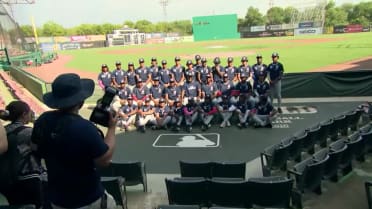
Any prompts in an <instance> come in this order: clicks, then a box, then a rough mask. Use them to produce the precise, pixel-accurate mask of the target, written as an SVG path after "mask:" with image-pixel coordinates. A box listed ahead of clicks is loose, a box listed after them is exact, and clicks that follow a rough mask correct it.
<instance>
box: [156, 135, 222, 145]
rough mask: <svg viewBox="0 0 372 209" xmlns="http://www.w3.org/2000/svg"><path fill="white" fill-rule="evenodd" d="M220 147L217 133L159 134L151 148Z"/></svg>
mask: <svg viewBox="0 0 372 209" xmlns="http://www.w3.org/2000/svg"><path fill="white" fill-rule="evenodd" d="M219 145H220V134H218V133H203V134H198V133H185V134H160V135H159V136H158V137H157V138H156V140H155V141H154V143H153V145H152V146H153V147H171V148H216V147H218V146H219Z"/></svg>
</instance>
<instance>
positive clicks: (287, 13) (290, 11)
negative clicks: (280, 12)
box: [283, 7, 299, 23]
mask: <svg viewBox="0 0 372 209" xmlns="http://www.w3.org/2000/svg"><path fill="white" fill-rule="evenodd" d="M297 14H299V11H298V10H297V9H296V8H294V7H286V8H285V9H284V18H283V21H284V23H291V21H292V17H293V16H296V15H297Z"/></svg>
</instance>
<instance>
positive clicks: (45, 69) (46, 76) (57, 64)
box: [25, 55, 98, 83]
mask: <svg viewBox="0 0 372 209" xmlns="http://www.w3.org/2000/svg"><path fill="white" fill-rule="evenodd" d="M72 59H73V57H72V56H68V55H59V57H58V59H57V60H55V61H53V63H49V64H43V65H42V66H38V67H29V68H25V70H26V71H27V72H29V73H31V74H33V75H35V76H36V77H38V78H40V79H41V80H43V81H45V82H47V83H51V82H52V81H53V80H54V79H55V78H56V77H57V76H58V75H60V74H63V73H76V74H78V75H80V77H82V78H90V79H93V80H94V81H95V80H97V76H98V72H97V73H92V72H85V71H81V70H78V69H74V68H67V67H65V65H66V63H68V62H69V61H70V60H72Z"/></svg>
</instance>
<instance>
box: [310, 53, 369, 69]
mask: <svg viewBox="0 0 372 209" xmlns="http://www.w3.org/2000/svg"><path fill="white" fill-rule="evenodd" d="M371 69H372V56H369V57H365V58H361V59H356V60H352V61H349V62H345V63H340V64H334V65H328V66H324V67H321V68H317V69H314V70H309V71H308V72H328V71H341V70H371Z"/></svg>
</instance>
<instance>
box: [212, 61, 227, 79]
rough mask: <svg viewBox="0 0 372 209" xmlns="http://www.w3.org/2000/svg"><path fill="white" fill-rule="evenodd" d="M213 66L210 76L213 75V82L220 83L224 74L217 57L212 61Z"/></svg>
mask: <svg viewBox="0 0 372 209" xmlns="http://www.w3.org/2000/svg"><path fill="white" fill-rule="evenodd" d="M213 64H214V66H213V67H212V74H213V81H214V82H215V83H216V84H220V83H222V80H223V79H222V77H223V74H224V72H225V68H224V67H223V66H222V65H221V59H220V58H219V57H215V58H214V59H213Z"/></svg>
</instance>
